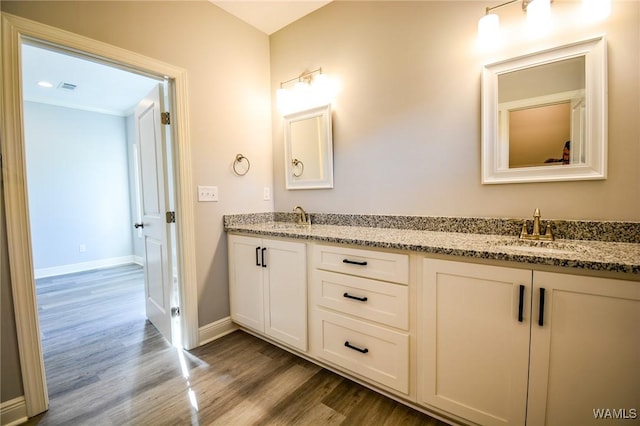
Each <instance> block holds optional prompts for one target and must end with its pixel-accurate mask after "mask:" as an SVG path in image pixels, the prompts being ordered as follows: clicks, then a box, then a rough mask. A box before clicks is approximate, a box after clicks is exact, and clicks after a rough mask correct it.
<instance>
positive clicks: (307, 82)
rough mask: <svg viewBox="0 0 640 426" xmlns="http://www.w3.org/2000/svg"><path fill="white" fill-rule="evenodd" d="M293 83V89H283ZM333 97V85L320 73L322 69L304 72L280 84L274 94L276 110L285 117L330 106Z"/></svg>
mask: <svg viewBox="0 0 640 426" xmlns="http://www.w3.org/2000/svg"><path fill="white" fill-rule="evenodd" d="M294 82H295V84H293V88H286V87H285V86H287V85H292V83H294ZM334 96H335V88H334V85H333V84H332V82H331V80H330V79H329V77H327V75H326V74H323V73H322V68H318V69H315V70H313V71H305V72H303V73H302V74H300V75H299V76H298V77H294V78H292V79H289V80H286V81H283V82H281V83H280V88H279V89H278V91H277V92H276V99H277V105H278V109H279V110H280V111H281V112H282V113H283V114H285V115H286V114H289V113H291V112H295V111H303V110H306V109H310V108H313V107H317V106H319V105H327V104H330V103H332V101H333V98H334Z"/></svg>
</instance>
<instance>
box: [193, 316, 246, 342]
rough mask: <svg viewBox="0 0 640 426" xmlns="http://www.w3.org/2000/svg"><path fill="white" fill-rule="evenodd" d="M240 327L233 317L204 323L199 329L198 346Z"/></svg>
mask: <svg viewBox="0 0 640 426" xmlns="http://www.w3.org/2000/svg"><path fill="white" fill-rule="evenodd" d="M237 329H238V326H236V325H235V324H234V323H233V322H231V317H226V318H222V319H220V320H218V321H215V322H212V323H209V324H207V325H204V326H202V327H200V328H199V329H198V346H202V345H204V344H207V343H209V342H212V341H214V340H216V339H219V338H221V337H222V336H226V335H227V334H229V333H233V332H234V331H236V330H237Z"/></svg>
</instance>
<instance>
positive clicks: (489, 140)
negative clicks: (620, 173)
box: [481, 35, 607, 184]
mask: <svg viewBox="0 0 640 426" xmlns="http://www.w3.org/2000/svg"><path fill="white" fill-rule="evenodd" d="M579 56H584V57H585V113H586V115H585V128H584V129H585V133H584V140H585V145H584V147H585V153H584V157H585V161H584V163H581V164H565V165H545V166H535V167H520V168H509V145H508V143H509V141H508V139H507V138H504V137H501V130H500V127H499V111H498V76H499V75H501V74H505V73H509V72H513V71H517V70H521V69H525V68H530V67H534V66H538V65H543V64H548V63H551V62H557V61H561V60H564V59H570V58H575V57H579ZM502 136H503V135H502ZM481 143H482V183H483V184H499V183H520V182H551V181H563V180H594V179H606V178H607V52H606V39H605V36H604V35H601V36H598V37H594V38H590V39H588V40H584V41H580V42H576V43H572V44H567V45H564V46H560V47H556V48H552V49H547V50H543V51H540V52H536V53H531V54H527V55H524V56H519V57H516V58H512V59H507V60H504V61H499V62H494V63H490V64H487V65H485V66H484V67H483V69H482V141H481Z"/></svg>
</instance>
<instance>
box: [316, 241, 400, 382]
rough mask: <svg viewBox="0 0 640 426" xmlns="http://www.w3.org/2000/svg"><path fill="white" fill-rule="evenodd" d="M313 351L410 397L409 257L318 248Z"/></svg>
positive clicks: (346, 369) (356, 250)
mask: <svg viewBox="0 0 640 426" xmlns="http://www.w3.org/2000/svg"><path fill="white" fill-rule="evenodd" d="M312 256H313V257H312V262H313V271H312V273H311V281H310V283H309V304H310V322H309V337H310V352H311V354H312V355H313V356H314V357H316V358H318V359H320V360H323V361H325V362H329V363H330V364H332V365H335V366H337V367H338V368H340V369H342V370H344V371H346V372H349V373H355V374H356V375H359V376H362V377H363V378H365V379H366V380H369V381H371V382H372V383H376V384H378V385H383V386H386V387H388V388H389V389H392V390H394V391H397V392H400V393H402V394H405V395H406V394H408V393H409V340H410V339H409V336H410V333H409V256H408V255H407V254H402V253H390V252H382V251H377V250H363V249H354V248H349V247H343V246H330V245H320V244H318V245H314V246H313V254H312Z"/></svg>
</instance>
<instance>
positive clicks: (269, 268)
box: [260, 239, 307, 351]
mask: <svg viewBox="0 0 640 426" xmlns="http://www.w3.org/2000/svg"><path fill="white" fill-rule="evenodd" d="M262 248H265V249H266V250H265V251H264V255H263V259H262V263H263V265H264V274H265V275H264V283H265V286H264V289H265V291H264V315H265V317H264V318H265V323H264V332H265V334H267V335H269V336H271V337H273V338H275V339H278V340H280V341H281V342H284V343H287V344H289V345H291V346H293V347H295V348H298V349H300V350H302V351H306V350H307V258H306V250H305V245H304V244H302V243H294V242H290V241H280V240H267V239H265V240H263V241H262ZM260 251H261V252H262V249H261V250H260Z"/></svg>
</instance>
